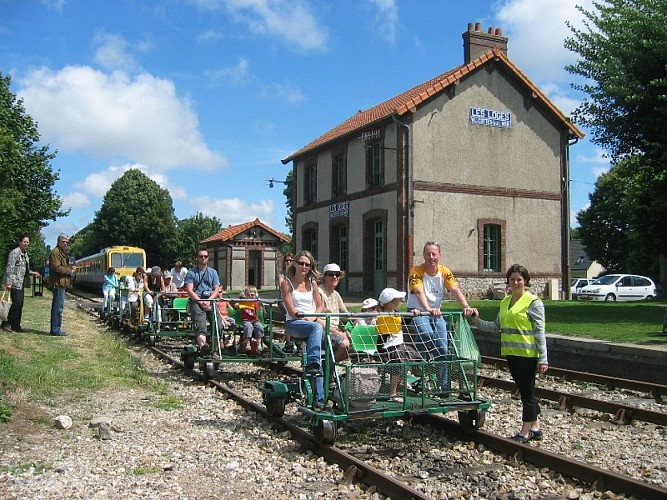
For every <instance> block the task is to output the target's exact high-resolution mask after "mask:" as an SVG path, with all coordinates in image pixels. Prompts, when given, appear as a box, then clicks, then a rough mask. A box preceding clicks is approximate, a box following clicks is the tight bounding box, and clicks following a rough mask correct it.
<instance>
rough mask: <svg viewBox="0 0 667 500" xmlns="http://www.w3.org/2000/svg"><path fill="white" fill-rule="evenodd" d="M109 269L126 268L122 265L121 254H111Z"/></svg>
mask: <svg viewBox="0 0 667 500" xmlns="http://www.w3.org/2000/svg"><path fill="white" fill-rule="evenodd" d="M111 267H114V268H116V269H119V268H121V267H126V266H124V265H123V254H122V253H112V254H111ZM135 267H139V266H135Z"/></svg>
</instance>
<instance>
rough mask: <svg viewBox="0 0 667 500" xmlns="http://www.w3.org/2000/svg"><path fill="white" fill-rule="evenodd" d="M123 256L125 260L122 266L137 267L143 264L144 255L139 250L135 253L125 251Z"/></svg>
mask: <svg viewBox="0 0 667 500" xmlns="http://www.w3.org/2000/svg"><path fill="white" fill-rule="evenodd" d="M123 257H124V259H125V262H124V263H123V264H124V265H123V267H139V266H145V264H144V256H143V254H141V253H139V252H135V253H125V254H123Z"/></svg>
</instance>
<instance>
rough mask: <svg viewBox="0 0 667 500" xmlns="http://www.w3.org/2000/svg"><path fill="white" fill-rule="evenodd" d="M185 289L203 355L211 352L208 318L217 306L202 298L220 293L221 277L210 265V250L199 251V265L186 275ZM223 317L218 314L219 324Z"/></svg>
mask: <svg viewBox="0 0 667 500" xmlns="http://www.w3.org/2000/svg"><path fill="white" fill-rule="evenodd" d="M185 291H186V292H187V293H188V296H189V297H190V300H189V301H188V309H189V312H190V316H191V317H192V321H193V323H194V325H195V331H196V333H197V345H198V346H199V353H200V354H201V355H202V356H209V355H210V354H211V346H209V345H208V343H207V342H206V318H207V317H208V316H209V315H210V316H211V318H212V316H213V312H214V311H215V309H216V308H214V307H213V303H212V302H210V301H208V300H202V299H215V298H217V297H218V295H220V278H219V277H218V271H216V270H215V269H213V268H211V267H208V250H206V249H205V248H202V249H200V250H199V251H198V252H197V267H192V268H190V270H189V271H188V273H187V275H186V276H185ZM221 321H222V318H221V317H220V316H218V324H220V322H221Z"/></svg>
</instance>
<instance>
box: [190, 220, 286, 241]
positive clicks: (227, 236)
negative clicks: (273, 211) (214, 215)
mask: <svg viewBox="0 0 667 500" xmlns="http://www.w3.org/2000/svg"><path fill="white" fill-rule="evenodd" d="M253 227H260V228H262V229H263V230H265V231H266V232H268V233H270V234H272V235H274V236H275V237H276V238H278V239H280V240H282V241H284V242H285V243H288V242H289V241H290V239H289V238H288V237H287V236H285V235H284V234H282V233H279V232H278V231H276V230H275V229H273V228H271V227H269V226H267V225H266V224H264V223H263V222H262V221H261V220H259V219H255V220H253V221H250V222H244V223H242V224H236V225H234V226H229V227H227V228H225V229H223V230H222V231H220V232H217V233H215V234H214V235H213V236H209V237H208V238H206V239H204V240H202V241H201V243H212V242H216V241H221V242H225V241H230V240H232V239H234V238H235V237H237V236H238V235H239V234H242V233H243V232H244V231H247V230H248V229H252V228H253Z"/></svg>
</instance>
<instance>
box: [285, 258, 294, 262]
mask: <svg viewBox="0 0 667 500" xmlns="http://www.w3.org/2000/svg"><path fill="white" fill-rule="evenodd" d="M285 262H294V259H285Z"/></svg>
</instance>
